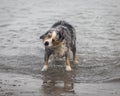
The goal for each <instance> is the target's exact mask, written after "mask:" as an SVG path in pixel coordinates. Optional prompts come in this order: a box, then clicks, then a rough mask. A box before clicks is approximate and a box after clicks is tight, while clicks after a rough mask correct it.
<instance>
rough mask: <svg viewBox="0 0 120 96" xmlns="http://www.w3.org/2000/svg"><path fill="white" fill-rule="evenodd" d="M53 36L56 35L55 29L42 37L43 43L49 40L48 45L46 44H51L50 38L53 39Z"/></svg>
mask: <svg viewBox="0 0 120 96" xmlns="http://www.w3.org/2000/svg"><path fill="white" fill-rule="evenodd" d="M55 37H56V32H55V31H53V32H51V33H48V34H47V35H46V36H45V37H44V39H43V43H45V42H49V45H48V46H53V42H52V40H53V39H55Z"/></svg>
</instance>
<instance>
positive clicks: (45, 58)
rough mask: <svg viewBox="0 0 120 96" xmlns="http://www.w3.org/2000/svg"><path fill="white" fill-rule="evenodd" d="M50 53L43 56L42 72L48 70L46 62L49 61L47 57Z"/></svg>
mask: <svg viewBox="0 0 120 96" xmlns="http://www.w3.org/2000/svg"><path fill="white" fill-rule="evenodd" d="M50 55H51V54H50V53H48V52H45V56H44V66H43V68H42V71H47V69H48V60H49V57H50Z"/></svg>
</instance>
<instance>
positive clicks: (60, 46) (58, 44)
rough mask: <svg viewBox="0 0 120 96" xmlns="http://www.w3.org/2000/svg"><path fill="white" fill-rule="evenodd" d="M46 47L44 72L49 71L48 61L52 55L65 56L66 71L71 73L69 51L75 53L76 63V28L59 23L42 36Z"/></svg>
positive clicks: (74, 59) (63, 22)
mask: <svg viewBox="0 0 120 96" xmlns="http://www.w3.org/2000/svg"><path fill="white" fill-rule="evenodd" d="M40 39H42V40H43V43H44V46H45V56H44V66H43V68H42V71H46V70H47V69H48V60H49V57H50V56H51V55H53V56H54V57H57V58H60V57H64V56H65V61H66V71H71V66H70V60H69V57H70V56H69V51H70V50H71V51H72V53H73V61H74V62H75V61H76V32H75V29H74V27H73V26H72V25H71V24H69V23H67V22H66V21H58V22H56V23H55V24H53V25H52V27H51V28H50V29H49V30H48V31H47V32H46V33H45V34H43V35H42V36H40Z"/></svg>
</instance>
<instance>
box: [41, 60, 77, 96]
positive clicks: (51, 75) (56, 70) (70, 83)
mask: <svg viewBox="0 0 120 96" xmlns="http://www.w3.org/2000/svg"><path fill="white" fill-rule="evenodd" d="M49 65H50V66H49V68H48V71H46V72H42V79H43V91H44V92H45V93H47V94H48V93H54V94H62V93H64V92H70V93H74V81H75V77H76V74H77V65H76V64H73V63H72V62H71V67H72V71H71V72H66V71H65V64H64V61H55V62H51V63H50V64H49Z"/></svg>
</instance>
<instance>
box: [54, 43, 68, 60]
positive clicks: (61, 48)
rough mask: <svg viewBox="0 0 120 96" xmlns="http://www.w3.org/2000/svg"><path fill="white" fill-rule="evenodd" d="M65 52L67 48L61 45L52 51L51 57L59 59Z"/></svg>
mask: <svg viewBox="0 0 120 96" xmlns="http://www.w3.org/2000/svg"><path fill="white" fill-rule="evenodd" d="M66 51H67V47H66V46H65V45H64V44H62V45H60V46H58V47H56V48H55V49H54V51H53V55H54V57H55V58H60V57H63V56H64V55H65V52H66Z"/></svg>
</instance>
